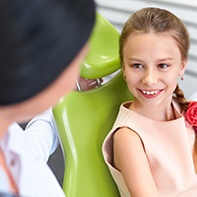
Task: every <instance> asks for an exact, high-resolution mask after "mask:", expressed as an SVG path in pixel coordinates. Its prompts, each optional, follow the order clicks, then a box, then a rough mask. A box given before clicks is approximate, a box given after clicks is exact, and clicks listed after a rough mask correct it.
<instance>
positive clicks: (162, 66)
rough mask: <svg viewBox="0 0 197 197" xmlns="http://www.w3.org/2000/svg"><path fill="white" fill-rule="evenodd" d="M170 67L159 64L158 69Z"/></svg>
mask: <svg viewBox="0 0 197 197" xmlns="http://www.w3.org/2000/svg"><path fill="white" fill-rule="evenodd" d="M168 67H169V65H168V64H159V65H158V68H161V69H165V68H168Z"/></svg>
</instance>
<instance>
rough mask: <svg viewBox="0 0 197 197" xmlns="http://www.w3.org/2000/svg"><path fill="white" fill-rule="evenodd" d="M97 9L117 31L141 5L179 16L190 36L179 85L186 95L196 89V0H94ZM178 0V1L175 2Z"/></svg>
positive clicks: (189, 94)
mask: <svg viewBox="0 0 197 197" xmlns="http://www.w3.org/2000/svg"><path fill="white" fill-rule="evenodd" d="M95 1H96V3H97V11H98V12H99V13H100V14H101V15H102V16H104V17H105V18H106V19H108V20H109V21H110V22H111V23H112V24H113V25H114V26H115V27H116V28H117V30H118V31H121V29H122V26H123V24H124V22H125V21H126V20H127V18H128V17H129V16H130V15H131V14H132V13H133V12H135V11H136V10H138V9H140V8H143V7H149V6H154V7H160V8H165V9H168V10H170V11H171V12H173V13H174V14H176V15H177V16H178V17H179V18H181V19H182V20H183V21H184V22H185V24H186V26H187V28H188V30H189V32H190V36H191V48H190V51H189V62H188V65H187V71H186V74H185V76H184V81H180V82H179V84H180V87H181V88H182V89H183V91H184V92H185V95H186V96H187V97H190V96H191V95H192V94H193V93H194V92H196V91H197V1H196V0H189V1H187V0H172V1H170V0H163V1H159V0H95ZM177 2H178V3H177Z"/></svg>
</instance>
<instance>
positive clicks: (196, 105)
mask: <svg viewBox="0 0 197 197" xmlns="http://www.w3.org/2000/svg"><path fill="white" fill-rule="evenodd" d="M185 119H186V120H187V121H188V123H190V124H191V125H192V126H194V127H197V102H191V103H190V104H189V105H188V108H187V111H186V113H185Z"/></svg>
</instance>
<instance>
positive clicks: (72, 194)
mask: <svg viewBox="0 0 197 197" xmlns="http://www.w3.org/2000/svg"><path fill="white" fill-rule="evenodd" d="M101 19H102V18H101V16H99V20H101ZM101 21H105V19H102V20H101ZM97 25H98V23H97ZM111 27H112V26H109V31H110V28H111ZM100 28H101V26H100ZM104 28H106V27H105V25H104ZM96 29H97V31H99V30H98V28H96ZM105 31H107V28H106V29H105ZM112 32H113V31H112ZM94 33H96V32H94ZM93 35H94V36H93V37H92V38H91V39H98V40H99V39H100V36H101V34H93ZM95 35H99V36H95ZM104 36H105V34H102V36H101V37H102V39H103V37H104ZM111 38H112V37H111ZM116 39H117V38H116ZM116 39H115V40H114V43H116ZM91 41H92V40H91ZM107 41H108V40H106V41H105V42H104V43H102V44H103V46H102V47H103V48H105V47H109V48H115V47H116V50H118V46H116V44H115V45H114V44H113V42H112V40H110V45H108V44H107ZM94 43H96V42H94ZM97 43H99V42H97ZM114 46H115V47H114ZM100 47H101V46H100ZM95 49H97V48H96V47H95V48H92V49H91V50H95ZM100 51H102V50H101V49H100V50H99V53H100ZM103 51H106V53H107V50H106V49H105V50H103ZM90 53H91V54H94V55H93V57H96V56H99V54H97V55H96V53H93V52H90ZM101 54H102V55H103V53H101ZM114 54H116V53H114ZM114 54H111V55H110V54H109V57H108V61H105V60H106V59H102V58H100V60H99V57H97V58H95V59H96V60H99V64H100V66H101V67H102V69H103V70H105V66H106V67H110V65H111V67H114V64H118V60H117V58H118V57H117V56H116V55H114ZM115 59H116V61H115ZM86 61H87V59H86ZM93 63H94V61H93V59H92V62H91V65H93ZM96 63H98V62H97V61H96ZM103 65H104V66H103ZM115 67H116V70H117V68H119V67H120V65H115ZM93 69H95V71H94V72H98V73H99V76H97V77H102V76H104V75H105V74H106V73H109V71H108V68H107V71H106V73H105V72H104V71H102V70H100V71H99V68H98V70H97V65H94V66H92V70H93ZM109 70H110V69H109ZM112 70H114V69H112ZM100 74H102V75H100ZM103 74H104V75H103ZM88 76H89V71H88ZM130 99H132V95H131V94H130V92H129V91H128V89H127V86H126V83H125V81H124V79H123V77H122V72H119V73H118V74H117V75H116V76H115V77H114V78H113V79H111V80H110V81H109V82H108V83H106V84H104V85H103V86H101V87H99V88H95V89H91V90H87V91H82V92H80V91H73V92H71V93H70V94H69V95H67V96H65V97H64V98H62V99H61V100H60V101H59V103H58V104H57V105H56V106H55V107H54V108H53V113H54V117H55V120H56V123H57V127H58V131H59V136H60V140H61V144H62V147H63V153H64V157H65V175H64V181H63V189H64V191H65V194H66V196H67V197H119V192H118V190H117V187H116V185H115V183H114V181H113V179H112V177H111V175H110V173H109V171H108V168H107V166H106V164H105V162H104V160H103V156H102V150H101V146H102V142H103V140H104V138H105V136H106V135H107V133H108V132H109V130H110V129H111V127H112V125H113V123H114V121H115V118H116V116H117V113H118V110H119V105H120V104H121V103H122V102H123V101H126V100H130Z"/></svg>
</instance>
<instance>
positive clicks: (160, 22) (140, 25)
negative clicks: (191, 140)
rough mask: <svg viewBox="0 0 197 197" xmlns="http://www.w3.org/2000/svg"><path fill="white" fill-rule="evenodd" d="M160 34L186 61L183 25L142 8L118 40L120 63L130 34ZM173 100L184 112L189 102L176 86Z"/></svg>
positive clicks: (162, 13) (155, 10)
mask: <svg viewBox="0 0 197 197" xmlns="http://www.w3.org/2000/svg"><path fill="white" fill-rule="evenodd" d="M148 33H155V34H162V33H168V35H169V36H170V37H171V38H173V39H174V40H175V41H176V43H177V45H178V47H179V50H180V53H181V58H182V60H183V61H184V60H187V59H188V51H189V48H190V36H189V33H188V30H187V28H186V26H185V24H184V23H183V22H182V21H181V20H180V19H179V18H178V17H177V16H175V15H174V14H172V13H171V12H169V11H167V10H165V9H160V8H151V7H149V8H143V9H141V10H139V11H137V12H135V13H134V14H133V15H131V17H130V18H129V19H128V20H127V21H126V23H125V25H124V27H123V30H122V32H121V35H120V40H119V45H120V48H119V54H120V61H121V63H123V56H124V54H123V49H124V46H125V43H126V42H127V40H128V37H129V36H130V35H131V34H133V35H134V34H148ZM174 94H175V99H176V100H177V102H178V103H179V105H180V107H181V109H182V110H183V111H186V110H187V108H188V105H189V101H188V100H187V99H186V98H185V96H184V93H183V91H182V90H181V89H180V88H179V86H178V84H177V86H176V88H175V90H174ZM193 159H194V165H195V170H196V172H197V136H196V139H195V144H194V153H193Z"/></svg>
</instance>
